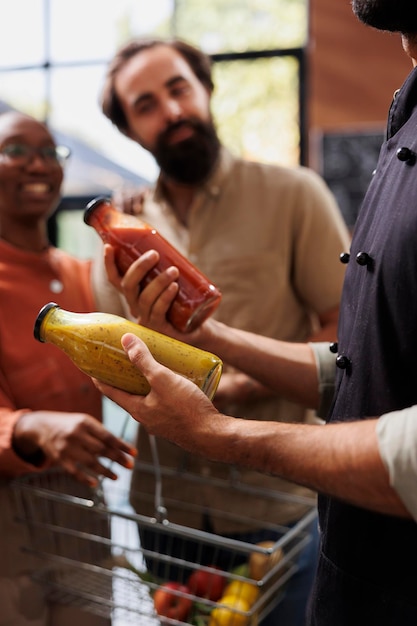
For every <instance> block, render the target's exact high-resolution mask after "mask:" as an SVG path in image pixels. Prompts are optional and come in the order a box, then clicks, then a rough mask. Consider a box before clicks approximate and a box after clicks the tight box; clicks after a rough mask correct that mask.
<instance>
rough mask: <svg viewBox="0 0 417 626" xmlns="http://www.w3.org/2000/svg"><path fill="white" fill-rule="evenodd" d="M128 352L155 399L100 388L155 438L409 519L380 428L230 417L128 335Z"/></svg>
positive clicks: (372, 422)
mask: <svg viewBox="0 0 417 626" xmlns="http://www.w3.org/2000/svg"><path fill="white" fill-rule="evenodd" d="M122 344H123V347H124V349H125V350H126V352H127V354H128V356H129V358H130V360H131V361H132V362H133V363H134V364H135V365H136V367H137V368H138V370H139V371H141V372H142V373H143V374H144V375H145V376H146V378H147V379H148V381H149V383H150V385H151V391H150V393H149V394H148V395H147V396H145V397H142V396H134V395H132V394H128V393H125V392H123V391H120V390H118V389H115V388H113V387H110V386H108V385H104V384H101V383H98V382H97V381H96V385H97V386H98V388H99V389H100V390H101V391H102V392H103V393H105V394H106V395H107V396H108V397H109V398H111V399H112V400H113V401H115V402H116V403H117V404H119V405H120V406H122V407H123V408H124V409H125V410H126V411H128V412H129V413H130V414H131V415H132V416H133V417H134V419H136V420H137V421H139V422H140V423H141V424H143V426H144V427H145V428H146V429H147V430H148V432H149V433H151V434H153V435H157V436H160V437H165V438H167V439H169V440H171V441H173V442H174V443H176V444H177V445H179V446H180V447H182V448H184V449H186V450H188V451H190V452H191V451H192V452H194V453H196V452H197V453H199V454H200V455H202V456H204V457H207V458H208V459H211V460H213V461H221V462H225V463H231V464H236V465H240V466H244V467H248V468H251V469H254V470H257V471H260V472H264V473H267V474H272V475H276V476H281V477H283V478H285V479H288V480H291V481H294V482H296V483H299V484H301V485H304V486H306V487H309V488H311V489H314V490H315V491H318V492H323V493H327V494H328V495H331V496H334V497H337V498H340V499H343V500H346V501H347V502H350V503H351V504H354V505H357V506H362V507H365V508H369V509H372V510H374V511H378V512H381V513H387V514H392V515H399V516H404V517H410V513H409V512H408V511H407V509H406V508H405V506H404V504H403V503H402V502H401V500H400V498H399V497H398V495H397V494H396V492H395V491H394V489H392V487H391V486H390V483H389V476H388V472H387V470H386V468H385V465H384V463H383V461H382V459H381V455H380V452H379V446H378V438H377V434H376V424H377V421H378V420H376V419H372V420H364V421H360V422H359V421H358V422H349V423H343V424H332V425H326V426H321V425H307V424H286V423H279V422H261V421H256V420H245V419H239V418H233V417H228V416H226V415H222V414H221V413H219V412H218V411H217V410H216V409H215V407H214V406H213V405H212V403H211V402H210V401H209V400H208V398H207V397H206V396H205V395H204V394H203V393H202V392H201V391H200V389H199V388H198V387H197V386H196V385H194V384H193V383H191V382H190V381H188V380H186V379H185V378H182V377H181V376H178V375H176V374H174V373H173V372H171V371H170V370H168V369H167V368H165V367H163V366H162V365H160V364H159V363H157V362H156V361H155V360H154V359H153V357H152V355H151V354H150V352H149V350H148V349H147V347H146V346H145V344H144V343H143V342H141V341H140V340H139V339H138V338H136V337H135V336H133V335H125V336H124V337H123V339H122ZM254 348H255V351H256V350H257V347H256V346H255V347H254ZM173 398H175V402H173V401H172V399H173Z"/></svg>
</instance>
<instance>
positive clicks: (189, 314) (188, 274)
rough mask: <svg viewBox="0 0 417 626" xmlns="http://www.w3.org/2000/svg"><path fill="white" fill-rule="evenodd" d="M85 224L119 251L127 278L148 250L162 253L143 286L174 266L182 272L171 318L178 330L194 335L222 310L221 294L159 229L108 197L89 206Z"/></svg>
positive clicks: (118, 261) (118, 258)
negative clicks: (215, 313)
mask: <svg viewBox="0 0 417 626" xmlns="http://www.w3.org/2000/svg"><path fill="white" fill-rule="evenodd" d="M84 222H85V223H86V224H88V225H89V226H92V227H93V228H95V230H96V231H97V232H98V234H99V235H100V237H101V239H102V240H103V241H104V243H109V244H111V245H112V246H113V247H114V248H115V261H116V265H117V268H118V270H119V272H120V273H121V274H122V275H123V274H125V272H126V271H127V269H128V268H129V267H130V265H131V264H132V263H133V262H134V261H135V260H136V259H138V258H139V257H140V255H141V254H143V253H144V252H146V251H147V250H156V251H157V252H158V253H159V262H158V264H157V265H156V266H155V267H154V268H153V269H152V270H151V271H150V272H149V273H148V274H147V276H146V277H145V279H144V281H143V285H142V287H143V286H145V285H147V284H148V283H149V282H150V281H151V280H153V279H154V278H155V276H157V275H158V274H160V273H161V272H163V271H164V270H165V269H166V268H168V267H170V266H171V265H175V266H176V267H177V268H178V270H179V277H178V279H177V282H178V286H179V289H178V293H177V296H176V298H175V300H174V301H173V303H172V305H171V307H170V309H169V311H168V315H167V317H168V319H169V320H170V322H171V323H172V325H173V326H175V328H177V329H178V330H181V331H183V332H191V331H192V330H194V329H195V328H197V326H199V325H200V324H201V323H202V322H203V321H204V320H205V319H207V317H209V316H210V315H211V314H212V313H213V312H214V310H215V309H216V308H217V307H218V305H219V304H220V300H221V296H222V294H221V292H220V291H219V289H217V287H216V286H215V285H213V284H212V283H211V282H210V281H209V280H208V278H207V277H206V276H204V274H202V273H201V272H200V271H199V270H198V269H197V268H196V267H195V266H194V265H192V263H190V261H189V260H188V259H186V258H185V257H184V256H183V255H182V254H181V253H180V252H178V250H176V248H174V247H173V246H172V245H171V244H170V243H169V242H168V241H167V240H166V239H165V238H164V237H162V235H160V234H159V233H158V231H157V230H155V228H153V227H152V226H150V225H149V224H147V223H146V222H143V221H142V220H140V219H139V218H137V217H136V216H133V215H128V214H126V213H122V212H121V211H118V210H117V209H116V208H115V206H114V205H113V204H112V203H111V202H110V201H109V200H108V199H106V198H101V197H100V198H95V199H94V200H92V201H91V202H90V203H89V204H88V205H87V207H86V209H85V212H84Z"/></svg>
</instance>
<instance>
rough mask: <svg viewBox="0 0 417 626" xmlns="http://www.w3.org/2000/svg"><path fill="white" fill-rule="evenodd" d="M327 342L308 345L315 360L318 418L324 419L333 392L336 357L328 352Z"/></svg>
mask: <svg viewBox="0 0 417 626" xmlns="http://www.w3.org/2000/svg"><path fill="white" fill-rule="evenodd" d="M329 345H330V344H329V342H327V341H319V342H311V343H309V346H310V348H311V349H312V350H313V353H314V358H315V360H316V365H317V370H318V377H319V394H320V405H319V408H318V411H317V415H318V417H321V418H323V419H326V417H327V415H328V413H329V409H330V406H331V403H332V401H333V396H334V391H335V375H336V355H335V354H333V353H332V352H330V348H329Z"/></svg>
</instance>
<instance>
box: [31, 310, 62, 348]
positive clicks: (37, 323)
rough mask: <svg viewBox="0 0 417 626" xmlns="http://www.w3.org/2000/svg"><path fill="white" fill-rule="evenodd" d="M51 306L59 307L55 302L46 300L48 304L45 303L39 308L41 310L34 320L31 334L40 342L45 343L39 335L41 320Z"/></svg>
mask: <svg viewBox="0 0 417 626" xmlns="http://www.w3.org/2000/svg"><path fill="white" fill-rule="evenodd" d="M53 308H59V306H58V305H57V304H56V302H48V304H45V305H44V306H43V307H42V308H41V310H40V311H39V313H38V317H37V318H36V320H35V327H34V329H33V336H34V337H35V339H37V340H38V341H40V342H41V343H45V342H44V340H43V339H42V337H41V326H42V322H43V320H44V317H45V315H46V314H47V313H48V311H50V310H51V309H53Z"/></svg>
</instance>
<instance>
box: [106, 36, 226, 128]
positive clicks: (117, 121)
mask: <svg viewBox="0 0 417 626" xmlns="http://www.w3.org/2000/svg"><path fill="white" fill-rule="evenodd" d="M161 45H162V46H168V47H170V48H173V49H174V50H176V51H177V52H179V54H181V56H183V57H184V59H185V60H186V61H187V63H188V64H189V66H190V67H191V69H192V70H193V72H194V74H195V75H196V76H197V78H198V79H199V80H200V82H201V83H202V84H203V85H204V86H205V87H206V88H207V89H208V91H209V92H210V93H211V92H212V91H213V89H214V84H213V80H212V77H211V66H212V62H211V59H210V57H209V56H208V55H206V54H205V53H204V52H202V51H201V50H199V49H198V48H195V47H194V46H192V45H191V44H188V43H186V42H185V41H182V40H180V39H168V40H165V39H159V38H147V39H137V40H134V41H130V42H129V43H127V44H125V45H124V46H123V47H122V48H120V49H119V51H118V52H117V53H116V55H115V56H114V58H113V59H112V61H111V62H110V64H109V66H108V69H107V73H106V76H105V80H104V86H103V89H102V94H101V109H102V111H103V113H104V115H105V116H106V117H108V118H109V120H110V121H111V122H113V124H114V125H115V126H116V127H117V128H118V129H119V130H120V132H122V133H123V134H124V135H128V134H129V126H128V123H127V120H126V116H125V114H124V111H123V109H122V106H121V104H120V101H119V98H118V96H117V94H116V92H115V88H114V81H115V77H116V75H117V73H118V72H119V70H120V69H121V68H122V67H123V66H124V65H125V64H126V63H127V62H128V61H129V59H131V58H132V57H134V56H136V55H137V54H140V53H141V52H142V51H143V50H149V48H154V47H156V46H161Z"/></svg>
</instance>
